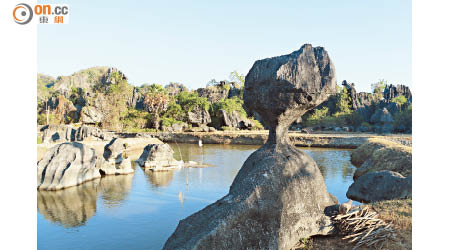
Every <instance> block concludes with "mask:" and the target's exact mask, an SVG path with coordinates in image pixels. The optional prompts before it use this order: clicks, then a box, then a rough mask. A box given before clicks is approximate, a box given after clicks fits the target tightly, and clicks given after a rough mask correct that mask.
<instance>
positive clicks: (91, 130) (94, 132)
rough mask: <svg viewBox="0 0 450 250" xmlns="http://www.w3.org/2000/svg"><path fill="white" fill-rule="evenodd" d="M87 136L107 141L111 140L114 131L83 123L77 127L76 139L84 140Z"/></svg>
mask: <svg viewBox="0 0 450 250" xmlns="http://www.w3.org/2000/svg"><path fill="white" fill-rule="evenodd" d="M86 138H92V139H94V140H101V141H107V140H111V138H112V133H108V132H104V131H103V130H101V129H99V128H97V127H91V126H86V125H83V126H81V127H79V128H78V129H77V131H76V133H75V139H76V140H77V141H83V140H85V139H86Z"/></svg>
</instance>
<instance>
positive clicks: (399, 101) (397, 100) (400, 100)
mask: <svg viewBox="0 0 450 250" xmlns="http://www.w3.org/2000/svg"><path fill="white" fill-rule="evenodd" d="M392 102H395V103H397V104H398V105H400V106H403V105H404V104H406V103H407V102H408V100H407V99H406V97H405V96H403V95H399V96H397V97H395V98H393V99H392Z"/></svg>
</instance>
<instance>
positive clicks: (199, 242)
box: [164, 44, 337, 249]
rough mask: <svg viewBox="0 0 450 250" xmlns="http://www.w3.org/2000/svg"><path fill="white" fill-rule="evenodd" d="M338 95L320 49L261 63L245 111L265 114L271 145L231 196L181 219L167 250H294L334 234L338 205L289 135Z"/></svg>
mask: <svg viewBox="0 0 450 250" xmlns="http://www.w3.org/2000/svg"><path fill="white" fill-rule="evenodd" d="M335 90H336V78H335V70H334V66H333V64H332V62H331V60H330V58H329V56H328V53H327V52H326V51H325V49H324V48H322V47H312V46H311V45H310V44H305V45H303V46H302V47H301V48H300V50H298V51H294V52H293V53H291V54H289V55H284V56H278V57H273V58H268V59H264V60H259V61H256V62H255V64H254V65H253V67H252V68H251V70H250V72H249V73H248V75H247V76H246V80H245V90H244V105H245V107H246V109H248V110H249V111H250V112H257V113H259V114H261V116H262V119H263V121H264V124H265V125H266V126H268V127H269V138H268V140H267V142H266V143H265V144H264V145H263V146H262V147H261V148H260V149H258V150H257V151H256V152H254V153H253V154H251V155H250V157H249V158H248V159H247V160H246V161H245V163H244V165H243V166H242V168H241V169H240V171H239V173H238V174H237V176H236V178H235V179H234V181H233V184H232V185H231V187H230V192H229V193H228V194H227V195H226V196H224V197H223V198H221V199H220V200H218V201H216V202H215V203H214V204H211V205H209V206H207V207H206V208H204V209H203V210H201V211H199V212H197V213H195V214H193V215H191V216H189V217H188V218H186V219H184V220H181V221H180V223H179V225H178V227H177V229H176V230H175V232H174V233H173V234H172V235H171V236H170V238H169V239H168V240H167V242H166V244H165V245H164V249H291V248H292V247H293V246H294V245H295V244H296V242H298V240H299V239H300V238H304V237H308V236H311V235H317V234H328V233H330V231H331V230H332V229H333V227H332V223H331V220H330V218H329V217H328V216H326V215H325V213H324V211H325V209H326V208H327V207H329V206H332V205H334V204H336V203H337V201H336V200H335V198H333V197H332V196H331V195H330V194H329V193H328V192H327V189H326V186H325V182H324V179H323V177H322V174H321V173H320V171H319V168H318V167H317V165H316V163H315V162H314V160H312V158H311V157H310V156H308V155H307V154H306V153H305V152H303V151H301V150H299V149H297V148H296V147H294V146H293V145H291V143H290V141H289V139H288V137H287V130H288V127H289V126H290V124H291V123H292V122H294V121H295V120H296V119H297V118H298V117H299V116H301V115H302V114H303V113H305V112H306V111H307V110H308V109H311V108H314V107H316V106H317V105H319V104H320V103H321V102H323V101H324V100H326V99H327V97H328V96H329V95H330V94H332V93H334V92H335Z"/></svg>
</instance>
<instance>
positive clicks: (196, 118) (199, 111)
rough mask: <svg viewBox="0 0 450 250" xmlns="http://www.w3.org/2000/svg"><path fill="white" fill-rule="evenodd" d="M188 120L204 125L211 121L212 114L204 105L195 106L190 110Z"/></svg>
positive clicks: (191, 122) (194, 123) (197, 124)
mask: <svg viewBox="0 0 450 250" xmlns="http://www.w3.org/2000/svg"><path fill="white" fill-rule="evenodd" d="M188 121H189V123H190V124H193V125H196V126H198V127H202V126H204V125H206V124H208V123H210V122H211V116H210V115H209V112H208V110H205V109H203V108H202V107H199V106H197V107H195V108H194V109H193V110H192V111H189V112H188Z"/></svg>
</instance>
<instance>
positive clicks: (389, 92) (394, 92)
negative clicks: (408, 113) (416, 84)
mask: <svg viewBox="0 0 450 250" xmlns="http://www.w3.org/2000/svg"><path fill="white" fill-rule="evenodd" d="M401 95H402V96H404V97H405V98H406V99H407V100H408V101H409V102H411V101H412V94H411V90H410V89H409V87H408V86H405V85H402V84H399V85H397V86H394V85H392V84H390V85H388V86H386V88H385V89H384V92H383V97H384V99H385V100H386V101H391V100H392V99H394V98H395V97H397V96H401Z"/></svg>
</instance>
